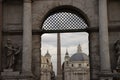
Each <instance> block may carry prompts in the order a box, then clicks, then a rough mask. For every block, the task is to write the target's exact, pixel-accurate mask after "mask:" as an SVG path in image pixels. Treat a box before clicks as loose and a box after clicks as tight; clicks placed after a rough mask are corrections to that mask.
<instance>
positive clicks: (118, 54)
mask: <svg viewBox="0 0 120 80" xmlns="http://www.w3.org/2000/svg"><path fill="white" fill-rule="evenodd" d="M114 50H115V53H116V58H117V66H116V69H120V40H117V41H116V43H115V44H114Z"/></svg>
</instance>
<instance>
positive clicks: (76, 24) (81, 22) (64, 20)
mask: <svg viewBox="0 0 120 80" xmlns="http://www.w3.org/2000/svg"><path fill="white" fill-rule="evenodd" d="M87 28H88V22H86V19H85V18H84V17H83V15H80V14H79V13H78V12H77V11H76V12H75V11H73V10H70V9H63V8H60V9H59V10H57V11H56V12H55V11H54V9H53V12H51V13H50V14H49V15H48V16H47V17H46V18H45V20H44V21H43V25H42V33H44V34H43V37H41V38H42V41H43V42H42V48H41V49H42V50H41V51H42V54H44V55H45V56H46V55H49V56H50V57H51V56H52V54H51V55H50V53H53V56H55V53H56V55H57V49H56V48H57V47H58V46H57V41H58V40H57V34H58V33H60V34H61V37H62V36H64V38H60V39H61V40H60V42H61V44H62V45H61V47H60V48H61V51H62V48H64V49H63V51H65V45H67V44H69V46H66V48H67V49H68V50H69V47H70V45H72V44H76V46H77V45H78V44H80V45H81V46H83V45H85V44H83V43H87V44H86V45H85V46H87V52H86V53H87V54H84V51H83V52H82V51H81V52H80V49H79V48H81V47H79V48H78V47H77V49H76V52H70V53H72V54H70V55H71V56H69V60H68V61H66V60H63V56H64V58H65V57H66V54H64V53H67V50H66V51H65V52H61V51H60V52H61V54H62V56H61V55H60V57H61V59H62V63H60V64H61V68H62V72H61V74H62V78H61V79H63V80H68V79H69V80H72V78H76V79H78V80H79V79H81V80H89V79H90V72H89V68H90V67H89V58H86V56H89V49H88V48H89V44H88V43H89V41H88V36H89V34H88V33H87ZM76 32H78V33H76ZM51 33H54V34H51ZM55 33H56V34H55ZM66 34H68V35H66ZM82 34H85V35H86V36H85V35H84V36H82ZM46 35H47V38H46V39H45V38H44V36H46ZM50 35H54V37H51V36H50ZM65 35H66V36H65ZM68 36H71V37H69V39H68V40H67V38H65V37H68ZM75 36H77V37H76V38H74V37H75ZM81 37H82V38H81ZM77 38H78V39H77ZM85 38H86V40H85ZM53 39H54V40H53ZM79 39H80V40H79ZM44 40H45V41H46V42H45V43H44ZM68 41H71V42H72V43H68ZM84 41H85V42H84ZM49 43H53V44H52V46H51V48H49V47H48V46H50V45H48V44H49ZM44 44H47V46H44ZM55 45H56V46H55ZM43 46H44V47H43ZM53 46H54V47H56V48H53ZM73 49H75V48H73ZM70 50H72V49H70ZM45 51H46V54H45ZM52 51H54V52H52ZM49 52H50V53H49ZM78 53H79V54H78ZM75 54H78V56H80V57H76V58H80V59H79V60H80V61H79V60H78V61H76V60H72V59H71V58H72V56H74V55H75ZM45 56H44V57H45ZM55 59H57V58H55V57H54V59H52V60H53V63H52V60H50V61H51V63H52V65H51V66H56V65H55V64H58V63H55V62H54V61H57V60H55ZM86 59H87V60H86ZM41 61H42V60H41ZM54 63H55V64H54ZM66 63H67V64H66ZM68 63H69V64H68ZM46 64H47V60H46ZM76 64H78V65H76ZM41 65H42V62H41ZM67 65H68V66H67ZM71 65H73V66H71ZM66 66H67V67H66ZM43 67H44V66H43V65H42V67H41V69H42V68H43ZM46 68H47V69H49V68H48V67H46ZM66 68H67V70H68V69H69V71H67V72H66V70H65V69H66ZM76 68H77V69H76ZM52 69H53V67H51V70H52ZM71 69H72V71H71ZM57 70H58V69H57ZM54 71H55V72H57V71H56V70H55V67H54ZM46 72H47V71H46ZM57 73H58V72H57ZM41 76H42V75H41ZM44 76H45V75H44ZM57 76H58V74H57ZM59 76H60V75H59ZM71 76H74V77H71ZM80 76H81V77H80ZM66 77H67V78H66ZM42 78H43V77H42ZM59 78H60V77H59Z"/></svg>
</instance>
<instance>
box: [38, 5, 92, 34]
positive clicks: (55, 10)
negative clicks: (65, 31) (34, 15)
mask: <svg viewBox="0 0 120 80" xmlns="http://www.w3.org/2000/svg"><path fill="white" fill-rule="evenodd" d="M59 12H69V13H72V14H75V15H76V16H78V17H80V18H81V19H83V20H84V22H85V24H87V26H88V27H89V26H90V21H89V19H88V16H87V15H86V14H85V13H84V12H83V11H82V10H80V9H79V8H76V7H74V6H72V5H62V6H57V7H55V8H53V9H51V10H49V11H48V12H47V13H46V14H45V16H44V17H43V19H42V25H41V26H40V28H41V30H42V27H43V24H44V22H45V20H46V19H47V18H48V17H49V16H51V15H54V14H56V13H59ZM74 32H75V31H74Z"/></svg>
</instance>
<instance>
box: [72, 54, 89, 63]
mask: <svg viewBox="0 0 120 80" xmlns="http://www.w3.org/2000/svg"><path fill="white" fill-rule="evenodd" d="M88 60H89V58H88V56H87V55H86V54H85V53H75V54H74V55H72V56H71V58H70V61H88Z"/></svg>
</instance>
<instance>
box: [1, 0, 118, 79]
mask: <svg viewBox="0 0 120 80" xmlns="http://www.w3.org/2000/svg"><path fill="white" fill-rule="evenodd" d="M0 1H1V0H0ZM98 1H99V0H33V2H31V0H25V1H24V2H23V1H22V0H12V1H11V0H4V2H3V8H2V9H3V14H4V15H3V21H2V24H3V26H2V28H3V31H4V34H3V37H2V39H1V38H0V39H1V40H2V44H3V46H2V54H1V57H2V66H1V65H0V67H2V69H4V68H5V65H6V58H5V54H4V49H3V48H4V44H5V43H6V40H7V39H8V38H10V39H11V40H12V41H13V42H14V43H18V44H19V46H21V48H22V49H26V51H25V50H24V51H25V52H27V54H29V53H32V54H31V55H32V56H31V55H27V54H26V55H23V56H27V57H24V59H23V61H22V57H21V56H22V52H21V55H19V58H18V63H17V66H16V68H15V71H22V65H23V64H25V65H26V66H24V69H25V70H32V72H33V73H35V74H37V75H39V72H38V71H39V66H40V64H39V58H38V56H39V54H40V48H41V39H40V37H41V34H39V33H37V35H36V34H33V35H34V36H33V41H32V39H30V36H27V35H29V33H28V34H25V35H26V37H25V38H26V39H24V41H23V40H22V39H23V34H22V33H23V31H22V30H23V25H24V28H26V27H27V28H26V31H25V32H26V33H27V32H29V31H30V34H31V29H29V27H30V26H32V29H33V30H40V29H41V27H42V25H43V21H44V19H45V17H46V16H47V14H48V12H50V11H51V10H52V9H53V8H56V7H61V6H63V5H69V6H71V7H75V8H77V9H79V10H80V12H82V14H83V15H84V16H85V18H86V19H87V20H88V23H89V24H90V25H89V27H90V28H91V29H92V28H94V27H100V26H99V21H98V20H99V14H98V11H99V8H98ZM23 3H25V4H29V3H31V4H32V7H31V9H32V14H31V15H29V12H27V13H26V12H25V14H24V16H26V17H29V16H31V18H32V22H31V23H30V22H26V21H27V20H25V22H24V21H23V18H25V17H24V16H23ZM119 4H120V1H119V0H109V1H108V21H109V23H108V26H109V27H112V28H113V29H114V28H115V27H116V26H117V27H118V29H117V31H116V30H115V31H113V30H110V31H109V43H108V44H109V50H110V57H111V65H112V71H113V70H114V69H115V65H116V64H115V59H116V57H115V56H114V55H115V53H114V50H113V44H114V43H115V42H116V40H118V39H120V30H119V26H120V15H119V14H120V10H119V7H120V5H119ZM29 6H30V5H29ZM29 6H26V7H27V8H26V9H28V8H29ZM0 9H1V8H0ZM102 10H104V9H102ZM25 11H28V10H25ZM0 12H2V11H0ZM0 18H1V19H2V17H0ZM1 19H0V22H1ZM28 21H29V20H28ZM103 21H104V20H103ZM23 22H24V23H23ZM29 25H30V26H29ZM28 26H29V27H28ZM0 27H1V23H0ZM0 30H2V29H0ZM24 30H25V29H24ZM92 30H93V29H92ZM92 30H91V31H90V32H89V31H88V33H89V43H90V44H89V51H90V63H91V64H90V66H91V67H90V68H91V80H98V79H99V77H98V74H97V73H99V72H100V52H99V50H100V47H99V45H100V43H99V41H98V40H99V39H98V38H100V37H99V35H98V34H99V32H98V31H97V30H93V31H92ZM5 31H6V32H5ZM9 31H11V32H9ZM94 31H96V32H94ZM1 32H2V31H1ZM105 38H106V37H105ZM26 42H27V43H26ZM24 43H25V44H24ZM29 43H30V44H29ZM23 44H24V48H23V47H22V46H23ZM31 44H32V47H33V48H30V46H31ZM39 44H40V45H39ZM29 45H30V46H29ZM26 46H27V47H26ZM28 48H29V49H28ZM27 49H28V50H27ZM25 58H26V59H25ZM0 59H1V58H0ZM28 59H29V61H30V60H31V62H29V61H28V62H27V60H28ZM22 62H23V64H22ZM31 66H32V69H31V68H30V67H31ZM26 67H29V68H26ZM21 77H24V75H23V76H21ZM21 77H20V79H21ZM26 79H28V80H30V79H29V78H26ZM26 79H25V80H26ZM11 80H13V79H11ZM22 80H24V79H22Z"/></svg>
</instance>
